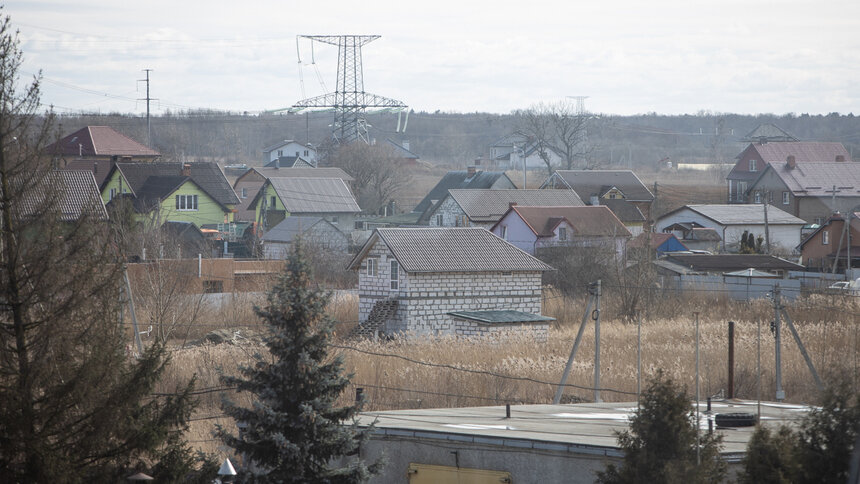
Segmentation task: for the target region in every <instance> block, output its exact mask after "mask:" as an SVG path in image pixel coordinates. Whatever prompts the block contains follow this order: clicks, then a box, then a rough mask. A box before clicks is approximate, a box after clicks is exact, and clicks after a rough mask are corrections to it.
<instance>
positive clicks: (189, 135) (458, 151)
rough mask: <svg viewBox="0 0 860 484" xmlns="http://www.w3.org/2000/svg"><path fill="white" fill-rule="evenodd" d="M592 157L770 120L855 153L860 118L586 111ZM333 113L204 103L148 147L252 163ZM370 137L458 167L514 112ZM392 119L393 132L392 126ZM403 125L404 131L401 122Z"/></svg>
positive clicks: (723, 142)
mask: <svg viewBox="0 0 860 484" xmlns="http://www.w3.org/2000/svg"><path fill="white" fill-rule="evenodd" d="M588 116H590V119H589V125H588V140H587V142H588V144H589V145H590V146H592V147H593V148H592V149H591V150H590V154H589V159H590V160H591V161H592V163H590V165H592V166H593V165H596V166H613V167H629V168H633V169H643V168H644V169H649V168H651V169H653V168H656V167H657V165H658V163H659V162H660V161H661V160H663V161H672V162H674V163H732V162H733V160H734V157H735V156H737V155H738V153H740V151H741V150H742V149H743V148H744V147H745V146H746V143H745V142H742V141H741V139H742V138H743V137H744V136H745V135H746V134H748V133H749V132H750V131H752V130H753V129H755V128H756V127H757V126H758V125H760V124H765V123H770V124H774V125H776V126H778V127H780V128H782V129H783V130H785V131H787V132H788V133H789V134H791V135H793V136H794V137H796V138H798V139H800V140H802V141H838V142H842V143H843V144H844V145H845V147H846V148H847V149H848V151H849V153H851V155H852V157H855V158H856V157H860V117H856V116H854V115H853V113H852V114H847V115H841V114H838V113H830V114H827V115H809V114H799V115H797V114H784V115H774V114H757V115H742V114H728V113H711V112H706V111H703V112H699V113H697V114H684V115H662V114H657V113H648V114H640V115H632V116H615V115H612V116H607V115H599V114H593V113H590V114H588ZM333 118H334V114H333V113H332V112H330V111H328V112H326V111H323V112H310V113H298V114H237V113H229V112H218V111H212V110H204V111H182V112H168V113H165V114H162V115H158V116H153V117H152V118H151V120H150V122H151V129H152V147H153V148H155V149H156V150H158V151H159V152H161V153H162V155H163V156H164V157H165V159H172V160H184V161H189V160H191V161H193V160H195V159H201V160H204V159H205V160H217V161H220V162H223V163H224V164H231V163H246V164H248V165H252V166H253V165H256V164H259V163H260V162H261V160H262V150H263V149H264V148H266V147H268V146H271V145H273V144H275V143H277V142H279V141H281V140H285V139H293V140H296V141H299V142H310V143H313V144H317V145H318V144H320V143H323V142H324V141H326V140H327V139H329V138H330V137H331V125H332V123H333ZM367 119H368V124H369V136H370V138H371V139H372V140H374V141H375V142H376V143H385V142H386V140H391V141H392V142H394V143H396V144H399V145H402V144H403V142H404V141H408V143H409V149H410V150H411V151H412V152H414V153H415V154H417V155H418V156H419V157H420V158H421V160H423V161H425V162H429V163H432V164H441V165H444V166H447V167H452V168H462V167H465V166H468V165H471V164H472V163H474V160H475V159H478V158H487V157H488V156H489V154H490V146H491V145H492V144H493V143H494V142H495V141H496V140H498V139H500V138H501V137H503V136H505V135H507V134H510V133H512V132H514V131H515V130H516V129H517V128H518V117H517V116H516V114H490V113H446V112H439V111H437V112H432V113H431V112H420V111H417V112H416V111H412V112H410V113H409V116H408V117H407V116H406V114H405V113H403V114H401V115H400V117H399V119H398V115H397V114H394V113H381V114H380V113H376V114H369V115H368V117H367ZM57 122H58V126H57V133H58V136H60V137H61V136H65V135H67V134H69V133H71V132H73V131H75V130H77V129H80V128H82V127H84V126H88V125H89V126H95V125H99V126H110V127H112V128H114V129H116V130H117V131H119V132H121V133H123V134H125V135H127V136H130V137H131V138H133V139H135V140H138V141H140V142H142V143H144V144H146V140H147V123H146V118H145V117H141V116H136V115H130V114H120V113H110V114H63V115H60V116H58V118H57ZM398 122H399V123H400V127H401V130H400V132H398ZM404 126H405V127H406V129H405V132H403V130H402V128H403V127H404Z"/></svg>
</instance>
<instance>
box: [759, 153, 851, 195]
mask: <svg viewBox="0 0 860 484" xmlns="http://www.w3.org/2000/svg"><path fill="white" fill-rule="evenodd" d="M767 170H773V172H774V173H775V174H776V175H777V176H778V177H779V178H780V179H781V180H782V181H783V183H785V185H786V187H788V189H789V190H791V191H792V193H793V194H794V196H796V197H831V196H833V191H832V190H833V186H834V185H835V186H836V196H837V197H857V196H860V163H857V162H851V161H845V162H839V163H836V162H834V163H798V164H797V165H796V166H795V167H794V168H789V167H788V166H787V165H786V164H785V163H774V164H771V165H769V166H768V168H767V169H766V170H765V171H764V172H762V174H761V176H760V179H761V178H763V177H764V174H765V173H766V171H767ZM756 183H758V181H757V182H756ZM755 186H756V185H753V186H752V187H750V191H752V190H754V189H755Z"/></svg>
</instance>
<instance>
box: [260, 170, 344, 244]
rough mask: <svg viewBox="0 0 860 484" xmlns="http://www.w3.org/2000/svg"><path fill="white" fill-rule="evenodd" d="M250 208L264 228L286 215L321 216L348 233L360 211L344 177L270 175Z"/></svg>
mask: <svg viewBox="0 0 860 484" xmlns="http://www.w3.org/2000/svg"><path fill="white" fill-rule="evenodd" d="M248 209H249V210H253V211H254V221H255V222H256V223H258V224H259V225H260V227H261V228H262V230H263V231H266V230H268V229H270V228H272V227H275V226H276V225H278V224H279V223H281V221H282V220H284V219H285V218H286V217H290V216H294V215H300V216H307V217H322V218H324V219H326V220H327V221H329V222H330V223H331V224H332V225H335V226H337V228H338V229H339V230H341V231H342V232H343V233H345V234H349V233H351V232H352V231H353V229H354V227H355V218H356V216H358V214H359V213H360V212H361V208H359V206H358V203H357V202H356V201H355V197H354V196H353V195H352V192H351V191H350V190H349V187H348V186H347V185H346V182H345V181H343V180H342V179H341V178H301V177H298V178H284V177H270V178H268V179H266V181H265V182H264V184H263V187H262V188H261V189H260V190H259V191H258V192H257V195H256V196H254V199H253V200H251V203H250V204H249V205H248Z"/></svg>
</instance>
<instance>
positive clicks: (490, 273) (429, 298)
mask: <svg viewBox="0 0 860 484" xmlns="http://www.w3.org/2000/svg"><path fill="white" fill-rule="evenodd" d="M348 269H349V270H354V271H357V272H358V298H359V310H358V311H359V321H360V325H361V328H362V329H364V330H367V331H370V332H376V331H380V332H383V333H386V334H393V333H403V334H413V333H414V334H452V335H464V336H471V335H484V334H490V333H496V332H499V331H528V332H535V333H537V335H538V337H539V338H545V337H546V331H547V329H548V324H549V321H551V318H546V317H543V316H541V275H542V274H543V272H545V271H550V270H553V269H552V267H550V266H548V265H546V264H544V263H543V262H541V261H539V260H537V259H535V258H534V257H532V256H530V255H528V254H526V253H525V252H523V251H522V250H520V249H518V248H516V247H514V246H513V245H511V244H510V243H508V242H506V241H504V240H502V239H500V238H499V237H497V236H496V235H494V234H492V233H491V232H489V231H487V230H486V229H483V228H465V227H457V228H449V227H445V228H390V229H389V228H385V229H377V230H375V231H374V232H373V234H372V235H371V236H370V238H369V239H368V240H367V242H366V243H365V244H364V246H363V247H362V248H361V250H360V251H359V252H358V254H356V256H355V258H354V259H353V260H352V262H350V264H349V266H348Z"/></svg>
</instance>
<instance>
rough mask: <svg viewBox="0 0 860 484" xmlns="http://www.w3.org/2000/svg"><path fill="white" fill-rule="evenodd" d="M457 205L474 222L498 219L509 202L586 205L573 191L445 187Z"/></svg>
mask: <svg viewBox="0 0 860 484" xmlns="http://www.w3.org/2000/svg"><path fill="white" fill-rule="evenodd" d="M448 193H449V194H450V195H451V197H452V198H453V199H454V200H455V201H456V202H457V204H458V205H460V208H462V209H463V211H464V212H465V213H466V215H468V216H469V218H470V219H472V220H473V221H475V222H497V221H498V220H499V219H500V218H502V215H504V214H505V213H506V212H507V211H508V209H509V208H510V205H511V203H516V204H517V205H526V206H571V207H581V206H584V205H585V204H584V203H582V199H580V198H579V195H577V194H576V192H575V191H573V190H475V189H453V190H448Z"/></svg>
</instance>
